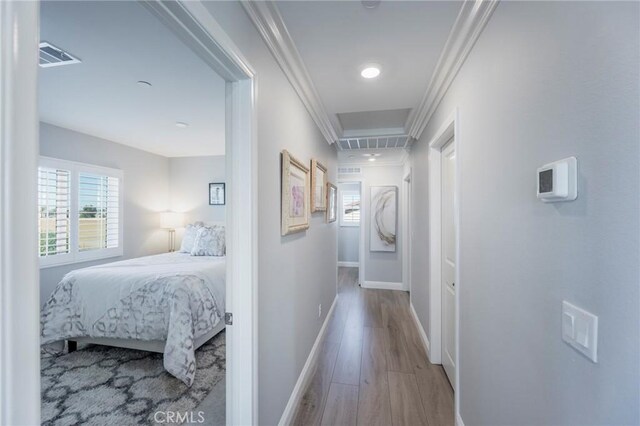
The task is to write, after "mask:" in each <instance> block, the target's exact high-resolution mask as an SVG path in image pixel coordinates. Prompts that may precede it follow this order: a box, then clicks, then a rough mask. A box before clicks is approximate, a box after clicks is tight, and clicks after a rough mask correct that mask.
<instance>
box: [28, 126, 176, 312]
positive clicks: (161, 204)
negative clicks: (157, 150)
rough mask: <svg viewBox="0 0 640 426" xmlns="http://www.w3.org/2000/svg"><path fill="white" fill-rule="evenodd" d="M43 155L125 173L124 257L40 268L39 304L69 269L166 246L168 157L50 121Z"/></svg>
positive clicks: (43, 128) (43, 138)
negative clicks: (162, 217) (162, 222)
mask: <svg viewBox="0 0 640 426" xmlns="http://www.w3.org/2000/svg"><path fill="white" fill-rule="evenodd" d="M40 155H43V156H47V157H53V158H59V159H63V160H70V161H78V162H81V163H87V164H94V165H97V166H103V167H111V168H114V169H120V170H122V171H123V173H124V178H123V186H122V188H123V191H124V205H123V215H124V241H123V247H124V256H122V257H116V258H110V259H103V260H99V261H93V262H82V263H75V264H72V265H64V266H58V267H50V268H43V269H40V303H41V304H42V303H44V302H46V300H47V299H48V298H49V296H50V295H51V293H52V292H53V290H54V289H55V286H56V285H57V284H58V282H60V279H61V278H62V277H63V276H64V275H65V274H66V273H67V272H69V271H72V270H74V269H78V268H84V267H87V266H92V265H98V264H101V263H106V262H114V261H117V260H122V259H128V258H132V257H138V256H145V255H149V254H156V253H161V252H164V251H166V250H167V233H166V231H163V230H161V229H160V215H159V212H161V211H164V210H166V207H167V203H168V193H169V191H168V190H169V179H168V177H169V159H168V158H166V157H162V156H160V155H155V154H151V153H148V152H145V151H141V150H139V149H135V148H130V147H128V146H125V145H121V144H118V143H115V142H111V141H108V140H105V139H100V138H96V137H93V136H89V135H86V134H83V133H78V132H74V131H72V130H68V129H63V128H61V127H57V126H53V125H50V124H46V123H40Z"/></svg>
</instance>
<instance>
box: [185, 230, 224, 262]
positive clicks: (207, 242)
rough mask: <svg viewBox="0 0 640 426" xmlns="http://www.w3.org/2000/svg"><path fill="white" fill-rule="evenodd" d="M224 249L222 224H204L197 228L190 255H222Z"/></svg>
mask: <svg viewBox="0 0 640 426" xmlns="http://www.w3.org/2000/svg"><path fill="white" fill-rule="evenodd" d="M225 251H226V246H225V239H224V226H221V225H213V226H204V227H202V228H200V229H198V234H197V235H196V240H195V242H194V243H193V249H192V250H191V256H224V255H225Z"/></svg>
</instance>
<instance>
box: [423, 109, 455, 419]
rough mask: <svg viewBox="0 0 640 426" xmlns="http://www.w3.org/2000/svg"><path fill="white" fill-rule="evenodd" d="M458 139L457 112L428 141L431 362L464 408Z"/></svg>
mask: <svg viewBox="0 0 640 426" xmlns="http://www.w3.org/2000/svg"><path fill="white" fill-rule="evenodd" d="M459 164H460V138H459V132H458V111H457V109H456V110H454V112H453V113H452V114H451V115H450V116H449V117H448V118H447V119H446V120H445V121H444V123H443V124H442V126H441V127H440V129H438V131H437V132H436V133H435V136H434V137H433V138H432V139H431V141H430V142H429V171H428V174H429V175H428V179H429V235H430V238H429V294H430V300H429V311H430V312H429V320H430V322H429V338H430V339H429V343H430V346H429V359H430V360H431V362H432V363H434V364H442V365H443V367H444V369H445V372H446V375H447V378H448V379H449V381H450V383H451V386H452V388H453V389H454V391H455V395H454V398H455V410H456V413H458V407H459V404H460V393H459V392H458V390H459V389H460V358H459V353H460V338H459V335H460V333H459V329H460V294H461V291H464V285H463V283H461V280H460V225H459V224H460V210H459V206H460V205H459V199H460V196H459V191H460V167H459Z"/></svg>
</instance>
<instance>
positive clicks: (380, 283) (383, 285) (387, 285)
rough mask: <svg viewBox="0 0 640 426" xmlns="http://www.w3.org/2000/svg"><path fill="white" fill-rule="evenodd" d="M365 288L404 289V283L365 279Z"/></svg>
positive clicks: (363, 285) (363, 284)
mask: <svg viewBox="0 0 640 426" xmlns="http://www.w3.org/2000/svg"><path fill="white" fill-rule="evenodd" d="M362 287H363V288H373V289H377V290H404V285H403V284H402V283H389V282H385V281H364V282H363V283H362Z"/></svg>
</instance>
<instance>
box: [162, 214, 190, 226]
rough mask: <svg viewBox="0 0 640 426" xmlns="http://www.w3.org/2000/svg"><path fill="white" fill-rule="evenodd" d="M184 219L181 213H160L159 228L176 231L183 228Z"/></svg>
mask: <svg viewBox="0 0 640 426" xmlns="http://www.w3.org/2000/svg"><path fill="white" fill-rule="evenodd" d="M183 221H184V218H183V216H182V213H176V212H162V213H160V228H162V229H176V228H181V227H182V226H183V223H184V222H183Z"/></svg>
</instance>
